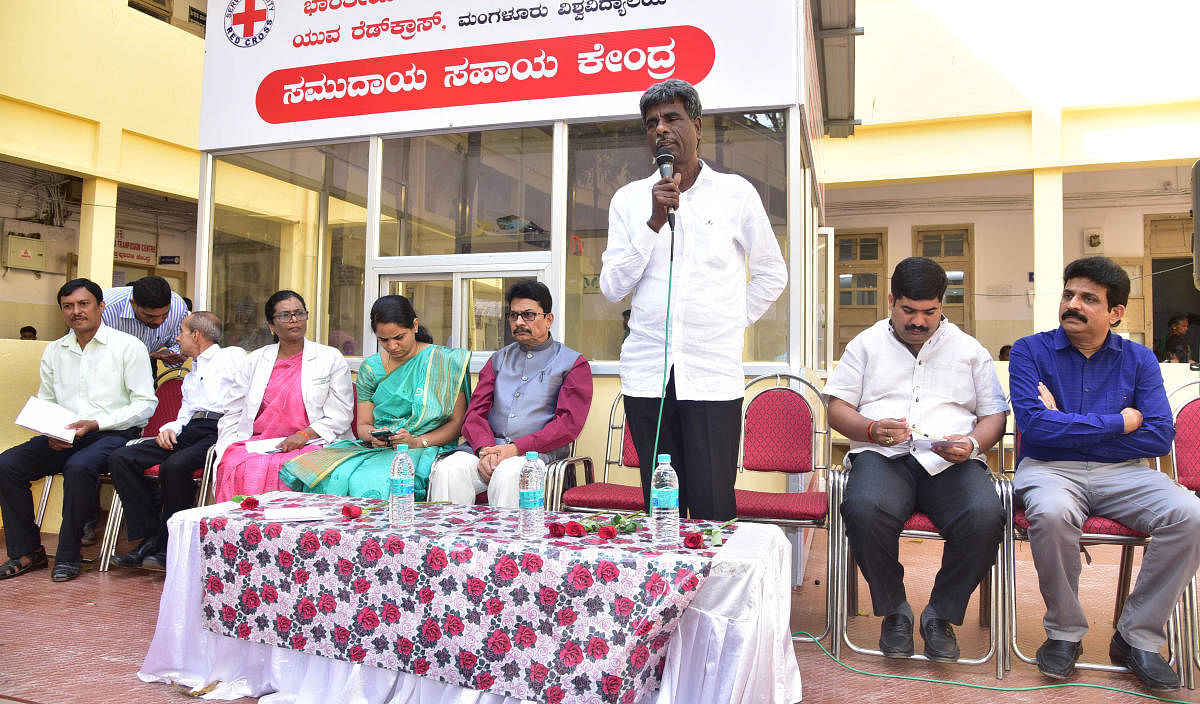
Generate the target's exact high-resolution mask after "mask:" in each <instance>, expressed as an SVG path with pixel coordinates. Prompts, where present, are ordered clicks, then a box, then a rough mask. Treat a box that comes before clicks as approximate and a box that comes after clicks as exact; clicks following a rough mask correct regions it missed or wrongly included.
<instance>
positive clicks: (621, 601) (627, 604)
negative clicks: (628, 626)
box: [613, 596, 633, 616]
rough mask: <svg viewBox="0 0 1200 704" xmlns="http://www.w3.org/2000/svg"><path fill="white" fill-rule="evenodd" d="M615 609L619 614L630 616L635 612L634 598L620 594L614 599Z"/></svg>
mask: <svg viewBox="0 0 1200 704" xmlns="http://www.w3.org/2000/svg"><path fill="white" fill-rule="evenodd" d="M613 611H614V612H615V613H616V614H617V615H618V616H628V615H629V614H631V613H633V600H632V599H627V598H626V597H623V596H619V597H617V598H616V600H614V601H613Z"/></svg>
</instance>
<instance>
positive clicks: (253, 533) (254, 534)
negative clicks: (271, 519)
mask: <svg viewBox="0 0 1200 704" xmlns="http://www.w3.org/2000/svg"><path fill="white" fill-rule="evenodd" d="M247 501H249V499H247ZM242 540H244V541H246V544H247V545H249V546H250V547H254V546H255V545H258V544H259V543H261V542H262V532H261V531H259V530H258V526H256V525H255V524H253V523H251V524H250V525H248V526H246V529H245V530H243V531H242Z"/></svg>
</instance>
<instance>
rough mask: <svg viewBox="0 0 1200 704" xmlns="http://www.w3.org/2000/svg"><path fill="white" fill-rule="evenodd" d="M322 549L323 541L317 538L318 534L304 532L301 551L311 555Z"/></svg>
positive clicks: (301, 537)
mask: <svg viewBox="0 0 1200 704" xmlns="http://www.w3.org/2000/svg"><path fill="white" fill-rule="evenodd" d="M320 548H321V539H320V538H318V537H317V534H316V532H315V531H311V530H306V531H304V534H303V535H301V536H300V550H302V551H303V552H306V553H308V554H309V555H311V554H313V553H314V552H316V551H317V550H319V549H320Z"/></svg>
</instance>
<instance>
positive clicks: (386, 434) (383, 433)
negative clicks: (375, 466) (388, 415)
mask: <svg viewBox="0 0 1200 704" xmlns="http://www.w3.org/2000/svg"><path fill="white" fill-rule="evenodd" d="M371 437H373V438H375V439H377V440H385V441H386V440H387V439H388V438H390V437H392V431H390V430H388V429H387V428H384V429H383V430H372V431H371Z"/></svg>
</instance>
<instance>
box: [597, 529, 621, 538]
mask: <svg viewBox="0 0 1200 704" xmlns="http://www.w3.org/2000/svg"><path fill="white" fill-rule="evenodd" d="M596 535H598V536H599V537H601V538H604V539H605V540H607V539H609V538H615V537H617V527H616V526H604V527H602V528H600V530H598V531H596Z"/></svg>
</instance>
